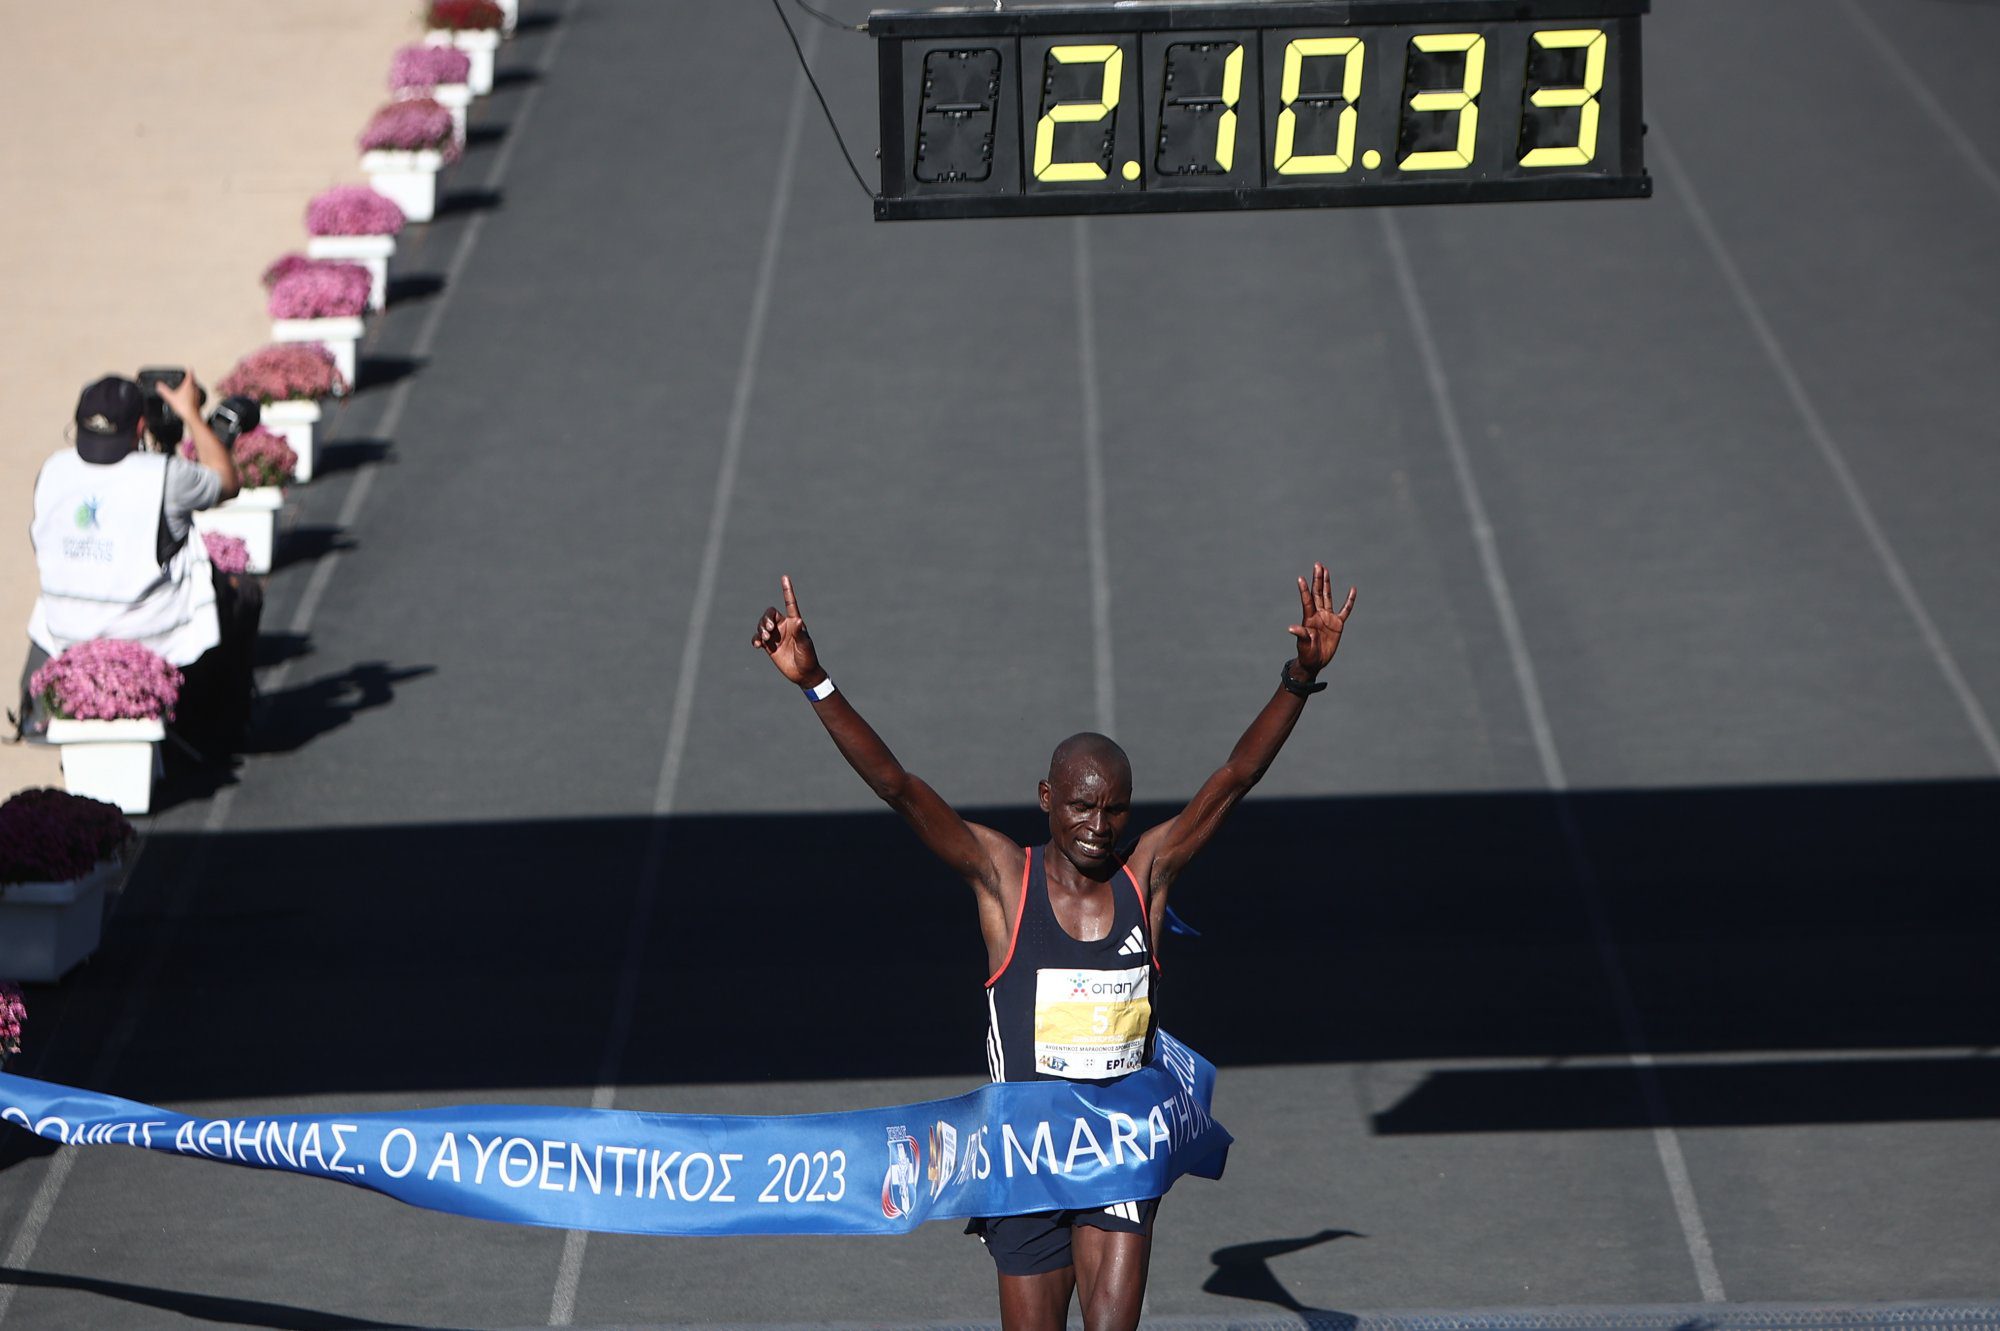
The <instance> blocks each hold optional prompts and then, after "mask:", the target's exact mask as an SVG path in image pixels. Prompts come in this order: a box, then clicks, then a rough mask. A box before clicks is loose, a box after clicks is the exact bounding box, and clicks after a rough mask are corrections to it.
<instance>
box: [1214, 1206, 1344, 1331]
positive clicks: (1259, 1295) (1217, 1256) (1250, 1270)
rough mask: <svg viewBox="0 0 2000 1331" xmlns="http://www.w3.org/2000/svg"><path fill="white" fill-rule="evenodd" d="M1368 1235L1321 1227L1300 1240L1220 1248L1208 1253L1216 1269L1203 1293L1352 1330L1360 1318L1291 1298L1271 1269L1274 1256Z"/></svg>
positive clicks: (1335, 1328)
mask: <svg viewBox="0 0 2000 1331" xmlns="http://www.w3.org/2000/svg"><path fill="white" fill-rule="evenodd" d="M1367 1237H1368V1236H1367V1235H1366V1234H1362V1233H1359V1232H1357V1231H1355V1230H1352V1229H1322V1230H1321V1231H1320V1232H1319V1233H1317V1234H1310V1235H1307V1236H1306V1237H1305V1238H1298V1239H1265V1240H1264V1241H1262V1242H1260V1243H1237V1244H1232V1245H1230V1246H1229V1247H1227V1248H1217V1249H1216V1250H1215V1251H1214V1252H1212V1253H1210V1254H1209V1258H1208V1260H1210V1261H1211V1262H1214V1263H1215V1270H1214V1271H1213V1272H1212V1273H1211V1274H1210V1275H1209V1277H1208V1279H1207V1280H1205V1281H1203V1282H1202V1286H1201V1290H1202V1293H1204V1294H1220V1295H1222V1296H1223V1297H1225V1298H1231V1299H1253V1300H1255V1301H1257V1302H1258V1303H1275V1304H1276V1305H1278V1307H1280V1308H1284V1309H1287V1310H1289V1311H1291V1312H1295V1313H1299V1314H1301V1315H1302V1316H1303V1317H1304V1318H1305V1319H1306V1325H1307V1326H1310V1327H1322V1328H1326V1329H1327V1331H1353V1328H1354V1327H1355V1326H1356V1325H1357V1322H1358V1319H1357V1318H1356V1317H1355V1316H1354V1315H1353V1314H1352V1313H1342V1312H1335V1311H1333V1310H1332V1309H1330V1308H1308V1307H1307V1306H1306V1305H1305V1304H1303V1303H1300V1302H1299V1301H1298V1300H1297V1299H1296V1298H1293V1297H1292V1292H1291V1291H1290V1290H1288V1289H1286V1288H1285V1285H1284V1282H1283V1281H1281V1280H1279V1279H1278V1277H1277V1274H1276V1273H1275V1272H1273V1271H1272V1270H1271V1259H1272V1258H1273V1257H1283V1256H1285V1255H1286V1254H1287V1253H1294V1252H1301V1251H1303V1250H1304V1249H1307V1248H1316V1247H1318V1246H1319V1245H1320V1244H1322V1243H1331V1242H1332V1241H1333V1240H1335V1239H1365V1238H1367Z"/></svg>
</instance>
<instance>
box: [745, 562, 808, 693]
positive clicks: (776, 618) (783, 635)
mask: <svg viewBox="0 0 2000 1331" xmlns="http://www.w3.org/2000/svg"><path fill="white" fill-rule="evenodd" d="M778 581H779V583H780V584H781V585H782V586H783V587H784V591H785V609H784V613H782V614H780V613H779V612H778V608H777V607H776V606H765V607H764V613H763V614H762V615H760V616H758V618H757V632H756V634H755V635H754V636H753V637H752V638H751V639H750V645H751V646H753V647H756V648H757V649H759V650H760V651H762V652H763V653H764V654H765V655H766V656H768V657H770V658H771V664H772V665H774V666H776V667H778V672H779V673H780V674H782V675H783V676H784V677H785V678H786V679H789V680H790V681H792V683H794V684H797V685H798V686H799V687H800V688H805V689H810V688H813V687H815V686H817V685H818V684H819V682H820V681H821V680H823V679H825V678H826V671H824V670H822V669H820V665H819V654H818V653H817V652H815V651H814V650H813V640H812V635H811V634H809V633H807V632H806V621H805V620H804V619H803V618H802V617H801V616H800V615H799V598H798V596H797V595H796V594H795V593H794V592H793V591H792V580H791V578H790V577H789V576H785V577H781V578H779V580H778Z"/></svg>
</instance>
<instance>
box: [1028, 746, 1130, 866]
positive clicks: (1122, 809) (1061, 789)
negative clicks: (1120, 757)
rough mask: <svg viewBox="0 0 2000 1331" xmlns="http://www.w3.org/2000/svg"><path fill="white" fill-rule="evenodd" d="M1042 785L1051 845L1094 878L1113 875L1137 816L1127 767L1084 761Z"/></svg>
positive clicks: (1058, 772)
mask: <svg viewBox="0 0 2000 1331" xmlns="http://www.w3.org/2000/svg"><path fill="white" fill-rule="evenodd" d="M1049 775H1050V779H1049V780H1047V781H1044V782H1042V789H1041V796H1042V808H1043V810H1044V811H1046V812H1047V814H1048V815H1049V843H1050V844H1051V845H1052V846H1054V847H1055V849H1056V850H1057V851H1058V852H1059V853H1060V854H1061V855H1063V856H1064V857H1065V858H1066V859H1068V860H1069V862H1070V863H1071V864H1074V865H1075V866H1076V867H1077V868H1079V869H1081V870H1083V871H1084V872H1085V873H1087V874H1091V875H1092V876H1094V877H1102V876H1103V875H1104V874H1107V873H1109V872H1110V871H1111V869H1112V867H1113V864H1114V863H1115V861H1114V860H1113V858H1112V854H1113V852H1114V851H1115V850H1116V849H1117V847H1118V843H1119V842H1120V841H1122V840H1124V839H1125V824H1126V822H1127V820H1129V819H1130V818H1131V816H1132V778H1131V775H1130V774H1129V773H1127V772H1126V771H1125V770H1124V764H1122V763H1111V762H1106V761H1105V760H1103V759H1101V758H1092V757H1080V758H1077V759H1075V760H1073V761H1071V762H1070V763H1068V764H1066V765H1065V766H1063V767H1062V768H1060V769H1058V770H1057V771H1055V772H1052V773H1050V774H1049Z"/></svg>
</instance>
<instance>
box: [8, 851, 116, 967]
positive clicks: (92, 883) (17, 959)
mask: <svg viewBox="0 0 2000 1331" xmlns="http://www.w3.org/2000/svg"><path fill="white" fill-rule="evenodd" d="M121 867H122V866H121V865H120V864H119V862H118V861H117V860H115V859H112V860H99V861H98V862H97V866H96V867H95V868H93V869H92V870H91V871H90V872H89V873H87V874H85V875H83V877H81V878H72V879H70V880H69V881H68V882H63V883H11V884H9V885H8V886H6V887H0V975H5V976H7V977H8V978H10V979H15V980H29V981H33V982H36V983H43V982H47V981H51V980H60V979H61V978H62V977H63V976H64V975H65V974H67V973H68V972H69V969H70V967H72V966H74V965H76V963H77V962H79V961H82V960H83V959H84V958H85V957H87V956H89V955H90V954H91V953H93V952H95V951H96V950H97V940H98V939H99V938H100V937H101V936H102V935H103V933H104V905H105V894H106V892H107V891H109V889H110V887H111V884H112V883H114V882H116V881H118V871H119V869H120V868H121Z"/></svg>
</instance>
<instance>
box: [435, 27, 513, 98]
mask: <svg viewBox="0 0 2000 1331" xmlns="http://www.w3.org/2000/svg"><path fill="white" fill-rule="evenodd" d="M424 42H425V44H426V45H429V46H456V47H457V48H458V49H459V50H461V51H463V52H465V54H466V55H467V56H468V57H469V58H470V59H471V61H472V72H471V73H469V74H467V75H466V76H465V83H466V86H467V87H469V88H471V89H472V93H473V96H475V97H484V96H485V95H486V94H487V93H489V92H492V91H493V53H494V52H495V51H497V50H499V49H500V34H499V33H497V32H495V31H494V30H493V29H491V28H469V29H465V30H463V31H459V32H449V31H446V30H445V29H442V28H433V29H431V30H430V31H429V32H427V33H425V34H424Z"/></svg>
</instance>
